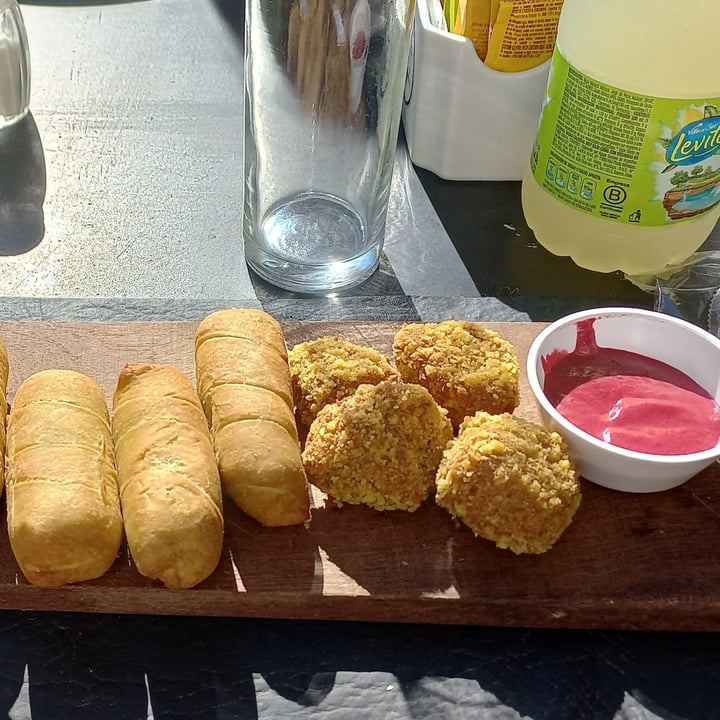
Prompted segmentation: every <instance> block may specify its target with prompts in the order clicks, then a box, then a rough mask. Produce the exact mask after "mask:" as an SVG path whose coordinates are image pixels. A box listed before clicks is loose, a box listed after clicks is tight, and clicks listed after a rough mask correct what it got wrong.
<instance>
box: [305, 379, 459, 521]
mask: <svg viewBox="0 0 720 720" xmlns="http://www.w3.org/2000/svg"><path fill="white" fill-rule="evenodd" d="M451 439H452V427H451V425H450V421H449V420H448V418H447V414H446V412H445V410H443V409H442V408H440V407H438V405H437V403H436V402H435V401H434V400H433V399H432V397H431V395H430V393H428V391H427V390H425V388H423V387H420V386H419V385H410V384H406V383H399V382H392V381H384V382H381V383H379V384H378V385H361V386H360V387H359V388H358V389H357V390H356V392H355V393H354V394H353V395H350V396H348V397H346V398H344V399H343V400H340V401H339V402H338V403H333V404H331V405H326V406H325V407H324V408H323V409H322V410H321V411H320V412H319V413H318V415H317V417H316V418H315V420H314V421H313V423H312V425H311V426H310V430H309V432H308V436H307V440H306V443H305V449H304V451H303V462H304V464H305V471H306V473H307V476H308V480H309V481H310V482H311V483H313V484H314V485H316V486H317V487H319V488H320V489H321V490H323V491H324V492H326V493H327V494H328V495H329V496H330V497H331V498H333V499H334V500H335V501H336V503H337V504H338V505H342V504H343V503H350V504H364V505H369V506H370V507H372V508H375V509H376V510H408V511H414V510H417V508H418V507H420V505H421V504H422V503H423V502H424V501H425V500H426V499H427V497H428V496H429V495H430V494H431V493H432V491H433V489H434V487H435V475H436V473H437V469H438V465H439V464H440V459H441V458H442V454H443V449H444V448H445V445H446V444H447V443H448V442H449V441H450V440H451Z"/></svg>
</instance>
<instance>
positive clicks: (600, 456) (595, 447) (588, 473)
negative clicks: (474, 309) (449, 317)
mask: <svg viewBox="0 0 720 720" xmlns="http://www.w3.org/2000/svg"><path fill="white" fill-rule="evenodd" d="M590 318H593V319H594V323H593V327H594V330H595V337H596V340H597V344H598V345H599V346H600V347H611V348H618V349H620V350H628V351H630V352H634V353H638V354H639V355H645V356H646V357H650V358H654V359H656V360H660V361H662V362H665V363H667V364H668V365H671V366H673V367H674V368H676V369H678V370H680V371H682V372H684V373H685V374H686V375H689V376H690V377H691V378H692V379H693V380H695V382H697V383H698V384H699V385H700V386H701V387H703V388H704V389H705V390H707V391H708V392H709V393H710V395H712V396H713V397H714V398H715V400H716V401H717V402H719V403H720V340H718V339H717V338H716V337H714V336H713V335H711V334H710V333H708V332H705V331H704V330H702V329H701V328H699V327H697V326H695V325H692V324H691V323H689V322H686V321H684V320H680V319H678V318H675V317H671V316H669V315H664V314H661V313H658V312H654V311H652V310H639V309H635V308H601V309H594V310H584V311H582V312H578V313H573V314H572V315H568V316H566V317H563V318H561V319H559V320H557V321H555V322H553V323H551V324H550V325H549V326H548V327H546V328H545V329H544V330H542V331H541V332H540V333H539V334H538V336H537V337H536V338H535V340H533V342H532V344H531V346H530V350H529V353H528V358H527V375H528V380H529V382H530V388H531V389H532V392H533V395H534V396H535V401H536V403H537V406H538V409H539V411H540V416H541V419H542V422H543V423H544V424H545V426H546V427H548V428H551V429H552V430H556V431H558V432H559V433H560V434H561V435H562V436H563V437H564V438H565V441H566V443H567V445H568V449H569V452H570V455H571V457H572V458H573V460H574V462H575V464H576V466H577V469H578V472H579V473H580V474H581V475H582V476H583V477H584V478H586V479H587V480H591V481H592V482H595V483H597V484H598V485H604V486H605V487H609V488H613V489H615V490H625V491H628V492H656V491H658V490H667V489H669V488H672V487H675V486H677V485H680V484H682V483H684V482H685V481H687V480H689V479H690V478H691V477H693V476H694V475H696V474H697V473H699V472H700V471H701V470H703V469H704V468H706V467H707V466H708V465H710V464H712V463H713V462H715V461H716V460H717V459H718V458H720V445H718V446H716V447H714V448H712V449H710V450H705V451H703V452H696V453H689V454H687V455H654V454H649V453H642V452H635V451H632V450H625V449H623V448H619V447H615V446H613V445H610V444H609V443H606V442H603V441H602V440H598V439H596V438H595V437H593V436H592V435H590V434H588V433H586V432H584V431H582V430H580V429H579V428H578V427H576V426H575V425H573V424H572V423H571V422H569V421H568V420H566V419H565V418H564V417H563V416H562V415H561V414H560V413H559V412H558V411H557V410H556V409H555V407H554V406H553V405H552V404H551V403H550V401H549V400H548V399H547V397H545V394H544V392H543V385H544V381H545V373H544V371H543V363H542V359H543V357H547V356H548V355H550V354H551V353H552V352H553V351H556V350H560V351H568V352H572V351H573V350H574V349H575V341H576V338H577V325H578V323H579V322H581V321H587V320H588V319H590Z"/></svg>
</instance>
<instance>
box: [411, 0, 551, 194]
mask: <svg viewBox="0 0 720 720" xmlns="http://www.w3.org/2000/svg"><path fill="white" fill-rule="evenodd" d="M427 1H428V0H417V3H416V6H415V20H414V27H413V34H412V40H411V46H410V56H409V59H408V71H407V79H406V83H405V97H404V102H403V111H402V118H403V126H404V129H405V136H406V139H407V144H408V149H409V151H410V157H411V159H412V161H413V163H414V164H415V165H417V166H419V167H421V168H425V169H427V170H431V171H432V172H434V173H435V174H436V175H438V176H440V177H441V178H444V179H446V180H520V179H521V178H522V176H523V173H524V172H525V169H526V167H527V164H528V161H529V158H530V150H531V148H532V144H533V142H534V140H535V133H536V130H537V126H538V120H539V115H540V109H541V107H542V101H543V97H544V95H545V87H546V84H547V78H548V71H549V69H550V61H549V60H548V61H546V62H544V63H543V64H542V65H539V66H537V67H534V68H531V69H530V70H525V71H523V72H515V73H511V72H499V71H497V70H493V69H491V68H489V67H487V66H486V65H485V64H484V63H483V62H482V60H480V58H479V57H478V56H477V53H476V52H475V47H474V46H473V44H472V41H471V40H470V39H469V38H466V37H464V36H462V35H457V34H453V33H450V32H447V31H446V30H441V29H439V28H437V27H435V26H433V25H432V24H431V22H430V18H429V13H428V7H427V4H426V3H427ZM430 1H432V0H430Z"/></svg>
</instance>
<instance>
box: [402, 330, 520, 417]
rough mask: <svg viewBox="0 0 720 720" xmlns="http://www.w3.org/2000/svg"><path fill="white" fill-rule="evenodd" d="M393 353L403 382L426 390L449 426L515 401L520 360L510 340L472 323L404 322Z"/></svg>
mask: <svg viewBox="0 0 720 720" xmlns="http://www.w3.org/2000/svg"><path fill="white" fill-rule="evenodd" d="M393 354H394V356H395V364H396V365H397V369H398V372H399V373H400V377H401V379H402V380H403V381H404V382H409V383H417V384H418V385H422V386H423V387H425V388H427V389H428V390H429V391H430V394H431V395H432V396H433V397H434V398H435V401H436V402H437V403H438V405H440V406H442V407H444V408H445V409H446V410H447V411H448V415H449V417H450V420H451V421H452V424H453V427H454V428H455V429H457V428H458V427H459V426H460V423H461V422H462V421H463V419H464V418H465V417H467V416H469V415H473V414H474V413H475V412H477V411H478V410H484V411H485V412H489V413H493V414H499V413H504V412H512V411H513V410H514V409H515V408H516V407H517V406H518V404H519V402H520V387H519V379H520V362H519V360H518V357H517V353H516V352H515V349H514V348H513V346H512V344H511V343H510V342H509V341H508V340H506V339H505V338H503V337H501V336H500V335H499V334H498V333H496V332H495V331H494V330H490V329H489V328H485V327H483V326H482V325H481V324H480V323H477V322H468V321H463V320H445V321H443V322H438V323H408V324H405V325H403V327H402V328H401V329H400V330H398V332H397V333H396V334H395V338H394V341H393Z"/></svg>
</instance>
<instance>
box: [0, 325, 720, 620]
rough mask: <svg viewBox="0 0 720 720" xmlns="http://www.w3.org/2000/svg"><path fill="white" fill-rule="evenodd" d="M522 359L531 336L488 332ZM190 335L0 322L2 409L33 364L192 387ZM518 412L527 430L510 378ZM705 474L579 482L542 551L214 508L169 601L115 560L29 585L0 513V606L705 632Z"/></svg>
mask: <svg viewBox="0 0 720 720" xmlns="http://www.w3.org/2000/svg"><path fill="white" fill-rule="evenodd" d="M488 326H490V327H494V328H495V329H496V330H498V331H499V332H500V333H501V334H502V335H504V336H505V337H506V338H508V339H509V340H510V341H511V342H513V343H514V345H515V347H516V349H517V351H518V354H519V355H520V356H521V358H523V359H524V357H525V355H526V352H527V348H528V346H529V343H530V341H531V340H532V338H533V337H534V336H535V334H536V333H537V332H538V331H539V329H540V328H541V327H542V325H540V324H534V323H497V324H493V323H488ZM195 328H196V323H192V322H171V323H169V322H163V323H152V322H142V323H140V322H138V323H109V322H108V323H62V322H53V323H41V322H13V323H0V333H1V334H2V336H3V337H4V339H5V341H6V344H7V346H8V352H9V355H10V362H11V375H10V387H9V397H10V399H11V400H12V397H13V394H14V391H15V389H16V388H17V386H18V384H19V383H20V382H21V381H22V380H23V379H24V378H25V377H27V376H28V375H30V374H31V373H33V372H36V371H38V370H40V369H43V368H50V367H67V368H73V369H76V370H79V371H82V372H85V373H87V374H88V375H90V376H91V377H93V378H95V379H96V380H97V381H98V382H99V383H100V384H101V385H102V387H103V388H104V389H105V391H106V393H107V397H108V400H109V398H110V396H111V393H112V391H113V389H114V386H115V381H116V378H117V375H118V373H119V371H120V369H121V367H122V365H123V364H124V363H125V362H127V361H149V362H167V363H172V364H175V365H177V366H178V367H179V368H180V369H182V370H184V371H185V372H187V373H188V374H189V375H191V376H194V370H193V337H194V333H195ZM397 328H398V325H397V324H392V323H286V324H285V330H286V336H287V341H288V345H290V346H292V345H293V344H294V343H296V342H299V341H300V340H304V339H308V338H310V337H317V336H320V335H326V334H336V335H339V336H342V337H346V338H348V339H351V340H354V341H356V342H360V343H363V344H367V345H372V346H374V347H377V348H378V349H381V350H384V351H385V352H387V353H390V347H391V343H392V337H393V334H394V332H395V331H396V329H397ZM521 397H522V404H521V406H520V408H519V409H518V414H520V415H522V416H524V417H527V418H529V419H537V414H536V410H535V407H534V403H533V400H532V397H531V395H530V390H529V388H528V386H527V382H526V380H525V378H524V377H523V379H522V386H521ZM718 476H719V473H718V466H717V465H714V466H713V467H711V468H709V469H708V470H706V471H705V472H703V473H702V474H700V475H698V476H697V477H695V478H694V479H692V480H691V481H690V482H688V483H686V484H685V485H684V486H682V487H680V488H677V489H675V490H671V491H668V492H664V493H658V494H651V495H632V494H624V493H618V492H614V491H611V490H606V489H604V488H601V487H598V486H595V485H593V484H591V483H589V482H585V481H583V501H582V504H581V506H580V509H579V510H578V512H577V514H576V517H575V520H574V522H573V524H572V525H571V526H570V528H569V529H568V530H567V531H566V532H565V534H564V535H563V536H562V538H561V539H560V541H559V542H558V543H557V544H556V545H555V547H554V548H553V549H551V550H550V551H549V552H547V553H545V554H544V555H539V556H536V555H532V556H531V555H528V556H516V555H514V554H512V553H511V552H509V551H507V550H498V549H497V548H496V547H495V546H494V545H493V544H492V543H490V542H487V541H485V540H481V539H477V538H475V537H474V536H473V534H472V533H471V532H470V531H469V530H468V529H466V528H465V527H463V526H461V525H459V524H458V523H456V522H455V521H454V520H453V519H452V518H451V517H450V516H449V515H448V514H447V513H446V512H445V511H444V510H443V509H441V508H439V507H437V506H435V505H434V504H432V503H428V504H427V505H426V506H424V507H423V508H421V509H420V510H418V511H417V512H415V513H404V512H388V513H380V512H376V511H374V510H371V509H369V508H364V507H352V506H344V507H343V508H340V509H338V508H335V507H330V506H328V507H326V506H325V503H324V498H323V496H322V494H321V493H319V492H316V491H314V497H313V500H314V506H315V507H314V509H313V515H312V522H311V523H310V525H309V527H308V528H305V527H294V528H273V529H265V528H262V527H260V526H259V525H258V524H257V523H255V522H254V521H253V520H251V519H249V518H247V517H246V516H244V515H243V514H242V513H241V512H240V511H238V510H237V509H236V508H235V507H234V506H233V505H232V503H231V502H230V501H226V503H225V516H226V539H225V548H224V552H223V556H222V560H221V562H220V565H219V567H218V569H217V570H216V572H215V573H214V574H213V575H212V576H211V577H210V578H209V579H208V580H207V581H205V582H204V583H202V584H201V585H200V586H198V587H196V588H193V589H190V590H181V591H169V590H166V589H165V588H163V587H161V586H159V585H158V584H156V583H153V582H151V581H148V580H146V579H145V578H143V577H141V576H140V575H139V573H138V572H137V570H136V569H135V568H134V567H133V564H132V562H131V560H130V558H129V556H128V553H127V551H126V550H125V549H123V551H122V552H121V554H120V556H119V557H118V559H117V561H116V563H115V565H114V566H113V568H112V569H111V570H110V571H109V572H108V573H107V574H106V575H105V576H104V577H103V578H100V579H98V580H96V581H92V582H87V583H83V584H79V585H75V586H66V587H62V588H38V587H33V586H31V585H30V584H28V583H27V581H26V580H25V579H24V578H23V576H22V575H21V573H20V572H19V569H18V566H17V564H16V562H15V559H14V557H13V555H12V553H11V551H10V547H9V543H8V541H7V530H6V527H5V521H4V501H3V504H2V507H0V513H1V514H2V517H3V520H2V526H3V527H2V528H1V529H0V607H3V608H15V609H39V610H80V611H91V612H118V613H156V614H186V615H233V616H235V615H236V616H262V617H279V618H280V617H282V618H327V619H349V620H372V621H397V622H433V623H464V624H483V625H496V626H511V625H514V626H534V627H584V628H637V629H672V630H720V485H719V480H720V478H719V477H718Z"/></svg>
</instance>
